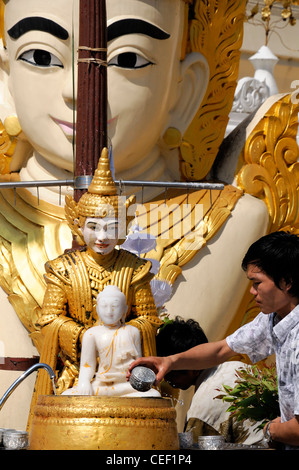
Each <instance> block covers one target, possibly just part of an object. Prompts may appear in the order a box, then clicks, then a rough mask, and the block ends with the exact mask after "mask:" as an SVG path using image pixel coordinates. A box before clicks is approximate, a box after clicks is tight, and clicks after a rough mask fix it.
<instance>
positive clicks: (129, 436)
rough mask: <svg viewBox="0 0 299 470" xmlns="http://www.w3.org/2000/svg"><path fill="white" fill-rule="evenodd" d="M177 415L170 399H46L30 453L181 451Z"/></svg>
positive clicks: (34, 425)
mask: <svg viewBox="0 0 299 470" xmlns="http://www.w3.org/2000/svg"><path fill="white" fill-rule="evenodd" d="M175 417H176V412H175V409H174V408H173V407H172V405H171V401H170V400H169V399H166V398H118V397H117V398H114V397H94V396H68V395H59V396H54V395H42V396H40V397H39V398H38V402H37V405H36V406H35V408H34V417H33V422H32V428H31V435H30V441H29V448H30V450H178V449H179V442H178V432H177V426H176V422H175Z"/></svg>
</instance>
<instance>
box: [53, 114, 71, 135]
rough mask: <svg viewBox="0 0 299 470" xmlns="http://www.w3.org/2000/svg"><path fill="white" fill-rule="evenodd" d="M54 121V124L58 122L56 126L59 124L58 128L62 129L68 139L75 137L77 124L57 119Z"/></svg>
mask: <svg viewBox="0 0 299 470" xmlns="http://www.w3.org/2000/svg"><path fill="white" fill-rule="evenodd" d="M52 119H53V121H54V122H56V124H58V126H59V127H60V128H61V130H62V131H63V133H64V134H65V135H66V136H67V137H69V136H73V135H74V133H76V124H74V123H73V122H67V121H61V120H60V119H55V118H52Z"/></svg>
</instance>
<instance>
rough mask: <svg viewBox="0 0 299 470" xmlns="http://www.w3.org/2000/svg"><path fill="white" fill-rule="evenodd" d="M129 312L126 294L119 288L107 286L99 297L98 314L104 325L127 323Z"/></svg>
mask: <svg viewBox="0 0 299 470" xmlns="http://www.w3.org/2000/svg"><path fill="white" fill-rule="evenodd" d="M127 311H128V306H127V303H126V296H125V294H124V293H123V292H122V291H121V290H120V289H119V287H117V286H113V285H110V286H106V287H105V288H104V289H103V290H102V291H101V292H100V293H99V294H98V296H97V314H98V316H99V318H100V319H101V320H102V322H103V324H104V325H117V324H119V323H123V322H124V321H125V317H126V314H127Z"/></svg>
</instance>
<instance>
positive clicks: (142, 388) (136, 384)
mask: <svg viewBox="0 0 299 470" xmlns="http://www.w3.org/2000/svg"><path fill="white" fill-rule="evenodd" d="M155 380H156V374H155V373H154V372H153V371H152V370H151V369H149V368H148V367H144V366H137V367H134V369H132V372H131V375H130V379H129V382H130V384H131V385H132V387H133V388H135V390H138V391H139V392H147V391H148V390H150V389H151V388H152V386H153V385H154V383H155Z"/></svg>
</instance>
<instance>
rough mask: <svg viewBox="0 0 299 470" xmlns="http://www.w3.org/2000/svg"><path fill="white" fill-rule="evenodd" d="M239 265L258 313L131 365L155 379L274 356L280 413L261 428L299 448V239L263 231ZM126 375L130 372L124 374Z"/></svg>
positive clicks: (287, 447) (288, 445) (288, 447)
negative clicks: (221, 335)
mask: <svg viewBox="0 0 299 470" xmlns="http://www.w3.org/2000/svg"><path fill="white" fill-rule="evenodd" d="M242 266H243V269H244V270H246V273H247V277H248V279H250V280H251V281H252V287H251V291H250V292H251V293H252V294H253V295H254V298H255V300H256V303H257V304H258V306H259V307H260V310H261V312H260V313H259V314H258V315H257V317H256V318H255V319H254V320H253V321H252V322H250V323H248V324H245V325H244V326H242V327H241V328H239V329H238V330H237V331H236V332H235V333H233V334H232V335H230V336H228V337H227V338H225V339H223V340H221V341H216V342H213V343H206V344H201V345H199V346H195V347H194V348H191V349H189V350H188V351H185V352H182V353H180V354H174V355H172V356H167V357H152V358H142V359H139V360H138V361H135V362H134V363H133V364H131V366H130V369H129V373H130V370H131V369H132V368H133V367H134V366H136V365H137V364H141V363H142V364H144V365H147V366H149V367H151V368H152V369H153V370H155V371H156V373H157V383H158V382H159V381H161V380H162V378H163V377H164V376H165V375H166V374H168V373H169V372H170V371H172V370H186V369H197V370H202V369H207V368H209V367H213V366H215V365H218V364H221V363H223V362H225V361H227V360H228V359H229V358H231V357H233V356H234V355H235V354H236V353H240V354H247V355H248V356H249V357H250V359H251V361H252V362H253V363H256V362H258V361H260V360H262V359H265V358H266V357H268V356H270V355H272V354H275V355H276V367H277V378H278V393H279V404H280V416H279V417H277V418H276V419H274V420H273V421H271V422H268V423H267V424H266V426H265V428H264V433H265V437H266V438H267V439H268V440H269V441H270V440H273V441H275V442H280V443H283V444H285V448H286V449H299V305H298V304H299V288H298V285H299V238H298V236H296V235H294V234H290V233H287V232H275V233H272V234H268V235H265V236H264V237H262V238H260V239H259V240H257V241H256V242H255V243H253V244H252V245H251V246H250V248H249V250H248V252H247V253H246V255H245V257H244V259H243V262H242ZM128 375H129V374H128Z"/></svg>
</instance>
